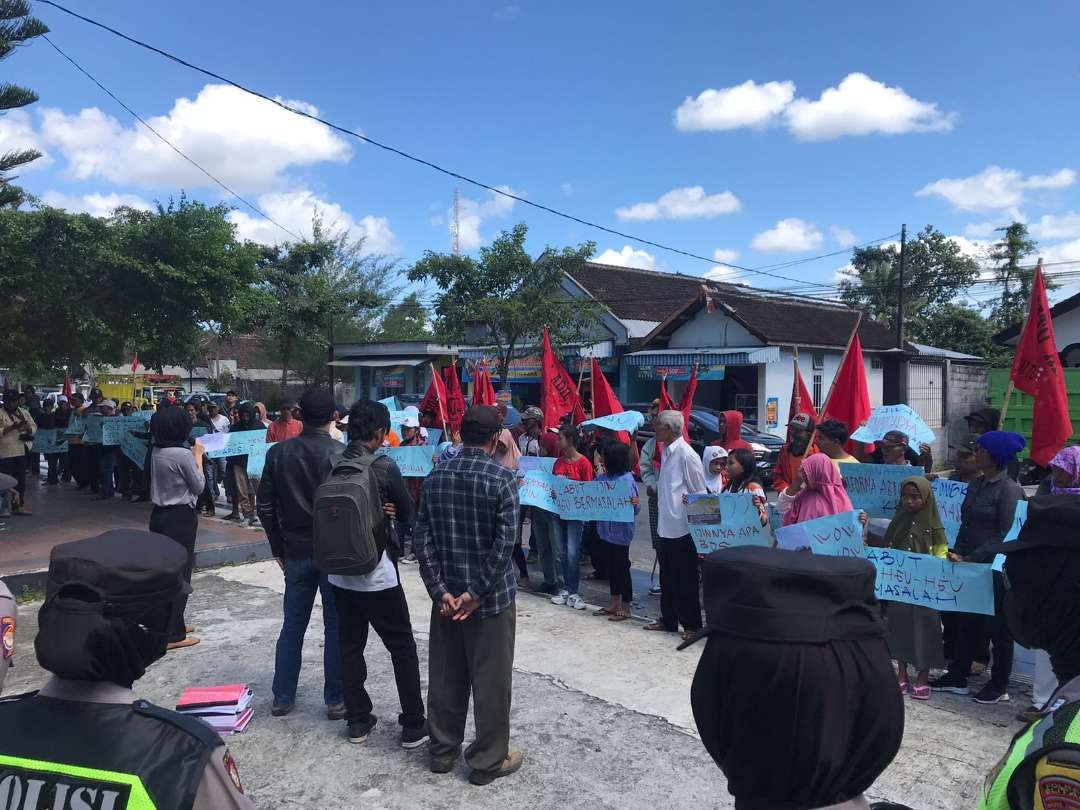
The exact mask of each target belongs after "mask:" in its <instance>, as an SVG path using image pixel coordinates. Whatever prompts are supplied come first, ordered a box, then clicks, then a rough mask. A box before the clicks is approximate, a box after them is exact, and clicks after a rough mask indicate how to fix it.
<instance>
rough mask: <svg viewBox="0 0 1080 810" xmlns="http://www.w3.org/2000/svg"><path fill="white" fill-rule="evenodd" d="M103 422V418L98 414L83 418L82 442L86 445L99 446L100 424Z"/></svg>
mask: <svg viewBox="0 0 1080 810" xmlns="http://www.w3.org/2000/svg"><path fill="white" fill-rule="evenodd" d="M110 418H115V417H110ZM104 421H105V417H104V416H102V415H101V414H100V413H92V414H90V415H89V416H87V417H85V418H84V419H83V441H84V442H86V443H87V444H101V430H102V427H101V423H102V422H104Z"/></svg>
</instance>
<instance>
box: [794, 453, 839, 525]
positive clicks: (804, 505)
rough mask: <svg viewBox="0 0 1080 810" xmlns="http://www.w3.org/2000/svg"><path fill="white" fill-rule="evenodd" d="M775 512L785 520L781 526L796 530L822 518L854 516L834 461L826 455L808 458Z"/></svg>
mask: <svg viewBox="0 0 1080 810" xmlns="http://www.w3.org/2000/svg"><path fill="white" fill-rule="evenodd" d="M776 508H777V509H779V510H780V513H781V514H782V515H783V516H784V517H783V520H782V521H781V525H782V526H793V525H794V524H796V523H805V522H806V521H808V520H814V519H815V518H820V517H829V516H830V515H839V514H841V513H843V512H852V511H854V509H855V507H853V506H852V505H851V499H850V498H849V497H848V494H847V491H846V490H845V489H844V482H843V480H842V479H841V478H840V473H839V472H837V471H836V465H835V464H833V463H832V459H831V458H829V457H828V456H827V455H825V454H824V453H814V454H813V455H812V456H807V457H806V459H805V460H804V461H803V463H802V466H801V467H800V468H799V469H798V470H797V471H796V472H795V477H794V478H793V479H792V481H791V483H790V484H789V485H788V488H787V489H786V490H784V491H783V492H781V493H780V497H779V498H778V499H777V501H776Z"/></svg>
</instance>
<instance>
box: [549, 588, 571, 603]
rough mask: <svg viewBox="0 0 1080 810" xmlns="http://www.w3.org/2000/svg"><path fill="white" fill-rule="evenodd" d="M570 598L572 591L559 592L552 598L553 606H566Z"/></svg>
mask: <svg viewBox="0 0 1080 810" xmlns="http://www.w3.org/2000/svg"><path fill="white" fill-rule="evenodd" d="M569 598H570V591H559V592H558V593H557V594H555V595H554V596H553V597H551V604H553V605H565V604H566V600H567V599H569Z"/></svg>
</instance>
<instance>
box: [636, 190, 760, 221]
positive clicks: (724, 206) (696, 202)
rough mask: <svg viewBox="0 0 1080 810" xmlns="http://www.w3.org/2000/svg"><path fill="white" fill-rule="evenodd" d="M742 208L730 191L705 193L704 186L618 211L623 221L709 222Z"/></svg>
mask: <svg viewBox="0 0 1080 810" xmlns="http://www.w3.org/2000/svg"><path fill="white" fill-rule="evenodd" d="M740 208H742V204H741V203H740V202H739V198H738V197H736V196H735V195H734V194H732V193H731V192H730V191H721V192H720V193H719V194H706V193H705V189H704V188H702V187H701V186H688V187H686V188H676V189H672V190H671V191H669V192H667V194H664V195H662V196H661V197H660V199H658V200H657V201H656V202H642V203H637V204H635V205H631V206H630V207H629V208H619V209H616V211H615V214H616V216H618V217H619V219H621V220H654V219H708V218H710V217H719V216H723V215H724V214H732V213H734V212H736V211H738V210H739V209H740Z"/></svg>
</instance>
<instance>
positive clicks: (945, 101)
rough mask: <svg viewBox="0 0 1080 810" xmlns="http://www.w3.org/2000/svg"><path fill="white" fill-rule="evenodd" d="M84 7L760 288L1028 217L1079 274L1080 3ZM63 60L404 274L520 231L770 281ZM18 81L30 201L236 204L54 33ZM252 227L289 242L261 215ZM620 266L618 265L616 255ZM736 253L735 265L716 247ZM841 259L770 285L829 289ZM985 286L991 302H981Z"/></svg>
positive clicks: (238, 105) (128, 64)
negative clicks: (417, 262) (182, 193)
mask: <svg viewBox="0 0 1080 810" xmlns="http://www.w3.org/2000/svg"><path fill="white" fill-rule="evenodd" d="M69 6H70V7H71V8H73V9H75V10H77V11H79V12H81V13H84V14H87V15H88V16H91V17H95V18H98V19H100V20H102V21H103V22H106V23H108V24H110V25H113V26H115V27H117V28H119V29H121V30H123V31H125V32H127V33H129V34H131V35H133V36H136V37H138V38H142V39H145V40H148V41H150V42H152V43H154V44H157V45H159V46H161V47H163V48H165V49H167V50H170V51H173V52H174V53H177V54H178V55H180V56H183V57H185V58H187V59H189V60H191V61H193V62H196V63H198V64H202V65H204V66H206V67H208V68H210V69H213V70H215V71H216V72H219V73H221V74H223V75H227V76H230V77H231V78H234V79H236V80H238V81H240V82H243V83H247V84H249V85H251V86H253V87H255V88H257V89H259V90H261V91H263V92H266V93H268V94H270V95H276V96H280V97H281V98H283V99H288V100H296V101H300V102H303V103H304V104H306V105H311V106H313V107H315V108H317V109H318V110H319V113H320V114H321V115H323V116H325V117H326V118H328V119H330V120H333V121H335V122H339V123H341V124H343V125H346V126H349V127H352V128H356V129H359V130H361V131H363V132H365V133H367V134H369V135H370V136H371V137H373V138H376V139H379V140H382V141H384V142H387V143H390V144H393V145H395V146H397V147H399V148H401V149H404V150H406V151H410V152H413V153H415V154H418V155H420V156H423V157H425V158H426V159H428V160H432V161H434V162H437V163H440V164H443V165H445V166H447V167H449V168H452V169H454V170H455V171H458V172H460V173H462V174H466V175H470V176H475V177H477V178H479V179H481V180H483V181H485V182H488V183H490V184H492V185H502V186H506V187H509V188H511V189H513V190H514V191H515V192H517V193H520V194H521V195H523V196H525V197H527V198H529V199H531V200H536V201H538V202H542V203H544V204H547V205H550V206H553V207H556V208H561V209H563V210H566V211H568V212H570V213H573V214H575V215H577V216H580V217H582V218H585V219H590V220H593V221H596V222H599V223H602V224H605V225H608V226H610V227H613V228H616V229H619V230H623V231H626V232H629V233H633V234H635V235H639V236H641V237H644V238H646V239H650V240H655V241H658V242H664V243H667V244H671V245H674V246H677V247H680V248H682V249H685V250H688V251H691V252H694V253H698V254H701V255H704V256H714V255H717V256H718V257H720V258H721V259H722V260H725V261H729V262H734V263H736V264H739V265H743V266H746V267H751V268H760V267H763V266H766V265H775V264H777V263H780V262H786V261H791V260H795V259H799V258H803V257H807V256H815V255H819V254H823V253H828V252H831V251H836V250H840V249H841V248H844V247H847V246H849V245H850V244H851V242H852V240H855V241H858V242H865V241H869V240H872V239H877V238H880V237H885V236H888V235H890V234H893V233H895V232H897V231H898V230H899V226H900V223H901V222H906V223H907V224H908V226H909V229H910V230H918V228H920V227H921V226H922V225H925V224H926V223H933V224H934V225H935V226H937V227H939V228H940V229H941V230H943V231H944V232H945V233H947V234H950V235H957V236H960V237H963V238H964V239H965V240H966V241H965V242H964V246H965V249H970V250H973V251H977V250H978V249H979V246H980V245H979V242H980V240H984V239H985V238H986V237H987V236H988V235H989V232H990V229H991V228H992V227H994V226H997V225H1001V224H1005V223H1006V222H1008V221H1009V220H1010V218H1011V217H1014V216H1015V217H1021V218H1023V219H1024V220H1025V221H1027V222H1028V223H1029V226H1030V227H1031V228H1032V230H1033V232H1034V234H1035V235H1036V236H1037V237H1038V238H1039V240H1040V242H1041V244H1042V247H1043V254H1044V255H1045V256H1046V258H1047V261H1059V262H1064V261H1071V260H1076V261H1077V262H1078V263H1077V264H1075V265H1061V266H1059V270H1078V269H1080V213H1077V212H1080V182H1078V178H1077V174H1076V173H1077V171H1080V154H1078V151H1077V145H1078V143H1080V141H1078V136H1077V132H1078V131H1080V108H1078V101H1080V62H1078V60H1077V59H1076V43H1077V42H1080V15H1078V14H1077V9H1076V6H1075V4H1073V3H1069V2H1064V1H1062V2H1032V3H1029V4H1026V5H1025V6H1024V7H1023V8H1020V7H1017V6H1016V5H1015V4H1005V3H999V2H982V3H974V2H950V3H930V2H913V3H908V4H905V5H904V6H903V8H902V9H900V8H897V7H895V6H889V5H887V4H876V3H862V4H856V3H844V4H841V3H829V2H821V3H814V4H810V3H793V2H757V3H740V4H735V3H718V2H713V3H686V4H658V3H647V2H619V3H614V2H603V3H601V2H595V3H580V2H578V3H570V2H550V1H549V2H539V1H538V0H536V1H533V0H516V1H515V2H513V3H506V2H501V3H483V2H464V3H453V4H450V3H434V2H413V3H394V4H389V3H387V4H361V3H354V2H323V3H318V4H313V5H312V6H311V7H310V8H305V9H304V10H303V11H302V12H298V11H297V9H298V6H297V5H296V4H295V3H288V4H287V3H283V2H276V1H275V2H260V3H253V2H233V3H211V2H198V1H196V0H189V2H185V3H182V4H165V3H150V4H148V3H146V2H134V1H133V0H110V2H85V1H81V0H70V3H69ZM36 13H37V15H38V16H39V17H41V18H42V19H43V20H45V21H46V22H47V23H48V24H49V26H50V27H51V28H52V30H53V33H52V34H51V37H52V38H53V40H54V41H55V42H56V43H57V45H59V46H60V47H61V48H63V49H64V50H66V51H67V52H68V53H69V54H70V55H71V56H72V57H74V58H75V59H76V60H77V61H79V62H80V63H81V64H82V65H83V66H84V67H85V68H86V69H87V70H89V71H90V72H91V73H93V74H95V75H96V76H97V78H98V79H99V80H100V81H101V82H102V83H103V84H105V85H106V86H107V87H109V88H110V89H111V90H112V91H113V92H114V93H116V94H117V95H118V96H119V97H120V98H122V99H123V100H124V101H125V102H126V103H128V104H129V105H130V106H131V107H133V108H134V109H135V110H137V111H138V112H139V113H140V114H141V115H143V116H144V117H147V118H156V121H155V123H156V124H157V125H158V126H159V127H160V128H161V130H162V131H163V132H164V133H167V134H168V135H169V137H170V139H172V140H173V141H174V142H175V143H176V144H177V145H178V146H179V147H180V148H182V149H183V150H184V151H185V152H187V153H188V154H190V155H191V156H192V157H194V158H196V159H197V160H198V161H199V162H200V163H202V164H204V165H206V166H207V167H208V168H211V169H212V170H213V171H214V173H215V174H218V175H219V176H220V177H221V178H222V179H224V180H225V181H226V182H227V183H229V184H230V185H232V186H233V187H235V188H237V190H239V191H241V193H243V194H244V195H245V196H246V197H248V198H249V199H251V200H254V201H256V202H257V203H258V204H259V205H260V206H261V207H262V208H264V209H265V210H267V211H268V212H269V213H271V214H272V215H273V216H274V218H275V219H277V220H279V221H280V222H282V223H283V224H285V225H286V226H287V227H289V228H291V229H293V230H294V231H295V230H297V229H300V228H304V229H309V227H310V225H309V222H310V213H311V209H312V206H313V205H318V206H320V207H321V208H322V209H323V210H324V212H325V213H326V216H327V219H330V220H333V221H334V222H336V223H337V224H339V225H341V226H343V227H348V228H350V229H351V230H352V231H353V232H354V233H355V234H358V235H360V234H363V235H366V236H367V237H368V240H369V245H370V246H371V248H372V249H374V250H378V251H380V252H388V253H392V254H394V255H396V256H399V257H400V258H401V261H402V264H403V266H407V264H408V263H409V262H410V261H411V260H414V259H415V258H417V257H418V256H419V255H420V254H421V253H422V252H423V251H424V250H426V249H434V250H445V249H448V246H449V237H448V233H447V214H448V211H449V208H450V205H451V201H452V199H453V193H454V189H455V188H460V190H461V194H462V198H463V213H464V217H463V228H462V233H463V242H464V245H465V247H466V248H469V249H475V247H476V246H478V245H479V244H482V243H484V242H487V241H490V239H491V238H492V237H493V236H494V235H495V234H497V233H498V231H499V230H501V229H503V228H506V227H509V226H510V225H512V224H513V223H515V222H518V221H522V220H523V221H526V222H527V223H528V224H529V227H530V248H531V249H532V250H533V251H534V252H538V251H539V250H540V249H541V248H542V247H543V246H544V245H545V244H552V245H559V246H561V245H565V244H569V243H577V242H580V241H584V240H593V241H595V242H596V243H597V245H598V250H597V253H598V255H601V254H602V255H604V257H605V258H607V259H608V260H612V261H618V262H628V263H632V264H637V265H640V266H648V267H654V268H656V269H662V270H673V271H679V272H683V273H688V274H695V275H696V274H705V273H710V272H712V273H714V274H715V275H719V276H723V277H727V278H732V279H736V280H741V281H745V282H746V283H751V284H754V285H756V286H763V287H778V288H794V286H795V285H794V284H793V283H792V282H785V281H780V280H776V279H769V278H766V277H763V276H760V275H750V274H746V273H742V272H735V273H733V272H731V271H730V270H728V271H726V273H725V271H723V270H720V269H715V268H714V267H713V266H712V265H711V264H709V263H706V262H701V261H695V260H693V259H688V258H685V257H681V256H677V255H672V254H669V253H665V252H664V251H661V250H658V249H655V248H651V247H646V246H642V245H638V244H635V243H634V242H631V241H629V240H626V239H621V238H618V237H614V236H611V235H608V234H604V233H601V232H597V231H594V230H591V229H588V228H585V227H583V226H580V225H577V224H575V223H572V222H567V221H563V220H560V219H557V218H555V217H552V216H551V215H549V214H546V213H542V212H539V211H535V210H530V209H528V208H526V207H524V206H522V205H521V204H513V205H511V204H510V203H509V202H508V201H506V200H504V199H496V198H493V197H492V195H490V194H489V193H488V192H483V191H481V190H479V189H475V188H471V187H468V186H466V185H464V184H462V183H460V182H456V181H454V180H453V179H451V178H448V177H445V176H441V175H439V174H436V173H434V172H432V171H431V170H430V169H427V168H424V167H421V166H418V165H415V164H411V163H409V162H406V161H403V160H401V159H399V158H396V157H394V156H392V155H388V154H386V153H384V152H381V151H380V150H377V149H375V148H373V147H371V146H366V145H362V144H360V143H358V142H356V141H354V140H351V139H346V138H344V137H341V136H338V135H336V134H333V133H331V132H329V131H327V130H325V129H324V128H322V127H321V126H319V125H316V124H312V123H310V122H305V121H303V120H301V119H298V118H295V117H293V116H289V115H288V114H287V113H281V112H279V111H277V110H275V109H274V108H273V107H271V106H269V105H266V104H265V102H260V101H256V100H253V99H250V98H247V97H243V96H242V95H241V94H239V93H238V92H237V91H235V90H232V89H228V88H224V87H221V86H217V83H215V82H214V81H213V80H210V79H207V78H206V77H204V76H201V75H199V74H197V73H194V72H192V71H190V70H187V69H186V68H183V67H181V66H178V65H176V64H173V63H171V62H168V61H165V60H163V59H161V58H160V57H158V56H155V55H153V54H150V53H148V52H146V51H143V50H141V49H138V48H136V47H134V46H132V45H129V44H127V43H124V42H122V41H120V40H118V39H116V38H114V37H112V36H111V35H109V34H107V33H105V32H102V31H100V30H97V29H94V28H91V27H90V26H87V25H86V24H84V23H82V22H79V21H77V20H74V19H72V18H69V17H67V16H66V15H63V14H62V13H61V12H59V11H57V10H56V9H53V8H51V7H49V6H45V5H41V4H38V6H37V8H36ZM4 78H5V80H10V81H15V82H19V83H23V84H26V85H28V86H31V87H33V88H34V89H35V90H37V91H38V93H39V94H40V96H41V101H40V102H39V103H38V104H36V105H33V106H32V107H29V108H27V109H26V110H25V111H24V112H22V113H15V114H9V115H7V116H6V117H4V118H3V119H0V148H11V147H12V146H17V145H26V143H27V142H30V143H33V144H36V145H38V146H39V148H40V149H41V150H42V151H44V152H45V153H46V154H47V156H48V157H47V159H46V160H43V161H39V163H38V164H37V165H35V166H33V167H30V168H28V169H26V170H24V171H23V173H22V177H21V182H22V184H23V185H24V186H25V187H26V188H27V189H29V190H30V191H31V192H33V193H34V194H36V195H38V196H40V197H42V198H43V199H45V200H46V201H48V202H50V203H52V204H59V205H63V206H65V207H69V208H73V209H83V210H91V211H95V212H102V211H104V210H108V208H109V206H110V205H113V204H115V203H117V202H127V203H133V204H146V203H147V202H150V201H153V200H155V199H160V200H164V199H167V198H168V197H169V196H170V195H176V194H177V193H178V192H179V190H180V189H181V188H184V189H186V191H187V193H188V195H189V196H192V197H195V198H198V199H202V200H206V201H208V202H217V201H221V200H224V201H226V202H235V201H234V200H231V198H229V197H228V195H226V194H225V193H224V192H222V191H221V189H219V188H218V187H216V186H215V185H213V184H212V183H211V182H210V181H208V180H206V178H205V177H203V176H202V175H201V174H199V173H198V172H196V171H194V170H192V169H191V167H190V166H188V165H186V164H184V163H183V162H182V161H180V160H179V159H178V158H176V156H175V155H173V154H172V153H171V152H169V151H168V150H167V147H163V146H162V145H161V144H160V143H157V142H155V141H154V139H153V137H152V136H149V135H148V134H147V133H145V131H142V130H141V129H140V127H139V125H138V124H136V123H135V122H134V121H133V120H132V119H131V118H130V116H128V114H127V113H126V112H124V111H123V110H122V109H120V108H119V107H117V106H116V104H115V103H114V102H113V101H112V100H111V99H109V98H108V97H107V96H105V95H104V94H103V93H102V92H101V91H100V90H98V89H97V88H96V87H95V86H94V85H92V84H91V83H90V82H89V81H88V80H87V79H86V78H85V77H83V76H82V75H80V74H78V73H77V72H75V70H74V68H72V67H71V66H70V65H69V64H68V63H66V62H65V61H63V59H62V58H61V57H60V56H59V55H58V54H57V53H56V52H55V51H53V50H52V48H50V47H49V45H48V44H47V43H44V42H40V41H39V42H36V43H34V44H33V45H31V46H30V47H27V48H24V49H22V50H21V51H20V52H18V53H17V54H16V55H14V56H12V57H10V58H9V59H8V60H7V61H6V62H5V63H4ZM234 216H235V219H236V222H237V224H238V227H239V230H240V232H241V234H242V235H245V236H249V237H251V238H256V239H260V240H263V241H272V240H275V239H282V240H283V239H287V238H288V237H287V236H286V235H285V234H284V233H282V232H280V231H278V230H277V229H276V228H275V227H274V226H272V225H270V224H268V223H266V222H264V221H260V220H259V219H258V218H257V217H256V216H255V215H253V214H251V213H250V212H245V211H239V212H237V213H236V214H235V215H234ZM609 251H610V252H609ZM718 251H719V252H718ZM843 264H844V257H843V256H839V257H832V258H826V259H822V260H819V261H815V262H810V263H807V264H803V265H799V266H798V267H797V268H792V269H789V270H787V271H785V270H777V271H776V272H778V273H780V274H783V275H789V276H791V277H793V278H797V279H798V280H799V283H800V284H802V285H804V284H805V282H806V281H816V282H819V283H823V284H832V283H834V281H835V273H836V271H837V269H838V268H840V267H841V266H842V265H843ZM981 294H982V293H980V295H981Z"/></svg>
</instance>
